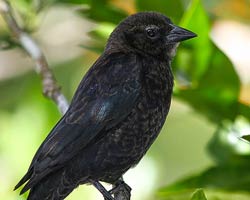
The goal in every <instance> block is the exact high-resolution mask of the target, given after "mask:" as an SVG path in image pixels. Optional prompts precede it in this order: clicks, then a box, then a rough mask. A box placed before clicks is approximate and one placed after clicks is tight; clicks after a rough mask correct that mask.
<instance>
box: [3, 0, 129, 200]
mask: <svg viewBox="0 0 250 200" xmlns="http://www.w3.org/2000/svg"><path fill="white" fill-rule="evenodd" d="M0 14H1V15H2V16H3V18H4V20H5V22H6V23H7V25H8V27H9V29H10V30H11V32H12V34H13V35H14V36H15V38H16V39H17V40H18V42H19V43H20V44H21V46H22V47H23V48H24V49H25V50H26V52H27V53H28V54H29V56H30V57H31V58H32V59H33V61H34V62H35V64H36V67H35V70H36V72H37V73H38V74H39V75H40V76H41V79H42V85H43V94H44V95H45V96H46V97H48V98H50V99H52V100H53V101H54V102H55V103H56V105H57V107H58V109H59V111H60V112H61V113H62V114H64V113H65V112H66V111H67V109H68V102H67V100H66V98H65V96H64V95H63V94H62V93H61V91H60V87H59V86H58V84H57V81H56V79H55V77H54V76H53V73H52V72H51V70H50V69H49V65H48V62H47V60H46V58H45V56H44V54H43V52H42V51H41V49H40V48H39V46H38V45H37V44H36V42H35V41H34V40H33V38H32V37H31V36H30V35H29V34H28V33H26V32H24V31H23V30H22V29H21V28H20V26H19V25H18V23H17V21H16V20H15V18H14V17H13V13H12V9H11V6H10V4H9V3H8V2H7V1H6V0H0ZM114 187H115V186H114ZM130 191H131V188H130V187H129V186H128V185H127V184H124V185H122V186H121V187H120V188H119V190H117V191H116V192H115V193H114V196H115V199H116V200H129V199H130Z"/></svg>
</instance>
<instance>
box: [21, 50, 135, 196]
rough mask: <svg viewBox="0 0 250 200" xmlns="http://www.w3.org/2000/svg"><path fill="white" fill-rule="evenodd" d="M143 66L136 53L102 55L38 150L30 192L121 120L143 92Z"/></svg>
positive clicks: (28, 187) (33, 165)
mask: <svg viewBox="0 0 250 200" xmlns="http://www.w3.org/2000/svg"><path fill="white" fill-rule="evenodd" d="M139 79H140V66H139V64H138V62H137V60H136V57H135V56H133V55H125V54H119V53H116V54H114V55H110V56H107V57H105V56H102V57H100V59H98V60H97V62H96V63H95V64H94V65H93V66H92V68H91V69H90V70H89V72H88V73H87V74H86V76H85V77H84V79H83V80H82V82H81V83H80V85H79V86H78V89H77V91H76V93H75V95H74V97H73V100H72V103H71V106H70V108H69V110H68V111H67V113H66V114H65V115H64V116H63V117H62V119H61V120H60V121H59V122H58V124H57V125H56V126H55V127H54V128H53V130H52V131H51V132H50V134H49V135H48V136H47V138H46V139H45V141H44V142H43V143H42V145H41V146H40V148H39V149H38V151H37V153H36V155H35V157H34V158H33V161H32V163H31V166H30V168H29V171H28V172H27V174H26V176H24V178H23V179H22V180H21V181H20V182H19V184H18V185H17V186H16V188H17V187H19V186H20V185H22V184H23V183H24V182H25V181H27V180H28V179H30V180H29V182H28V183H27V184H26V185H25V187H24V188H23V190H22V192H25V191H27V190H28V189H30V188H31V187H32V186H33V185H35V184H36V183H37V182H38V181H39V180H41V179H42V178H43V177H45V176H46V175H47V174H49V173H51V172H52V171H54V170H56V169H58V168H60V167H62V166H63V164H64V163H65V162H67V161H68V160H69V159H71V158H72V157H73V156H74V155H76V154H77V153H78V152H79V151H80V150H81V149H83V148H86V146H87V145H88V144H89V143H90V142H93V141H94V140H95V138H99V136H100V134H101V133H102V132H104V131H102V130H108V129H109V128H112V127H113V126H115V125H116V124H118V123H119V122H121V121H122V120H123V119H124V118H125V117H126V116H127V115H128V114H129V113H130V112H131V109H132V107H133V106H134V105H135V103H136V100H137V99H138V96H139V93H140V81H139Z"/></svg>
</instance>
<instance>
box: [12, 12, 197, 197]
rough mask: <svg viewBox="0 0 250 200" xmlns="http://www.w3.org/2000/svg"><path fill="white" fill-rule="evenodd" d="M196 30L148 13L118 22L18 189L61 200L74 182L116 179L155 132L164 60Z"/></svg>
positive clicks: (167, 97) (161, 111) (167, 80)
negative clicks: (176, 24)
mask: <svg viewBox="0 0 250 200" xmlns="http://www.w3.org/2000/svg"><path fill="white" fill-rule="evenodd" d="M195 36H196V35H195V34H194V33H192V32H190V31H188V30H185V29H182V28H180V27H177V26H175V25H173V24H172V22H171V21H170V19H169V18H167V17H165V16H164V15H162V14H159V13H155V12H142V13H137V14H135V15H132V16H130V17H128V18H127V19H125V20H124V21H122V22H121V23H120V24H119V25H118V26H117V28H116V29H115V30H114V31H113V33H112V34H111V36H110V38H109V40H108V43H107V46H106V48H105V51H104V53H103V54H102V55H101V56H100V57H99V59H98V60H97V61H96V62H95V63H94V65H93V66H92V67H91V68H90V70H89V71H88V72H87V74H86V75H85V76H84V78H83V79H82V81H81V83H80V85H79V86H78V89H77V91H76V93H75V95H74V97H73V100H72V102H71V105H70V107H69V109H68V111H67V112H66V114H65V115H64V116H63V117H62V118H61V119H60V121H59V122H58V123H57V124H56V126H55V127H54V128H53V129H52V131H51V132H50V134H49V135H48V136H47V138H46V139H45V140H44V142H43V143H42V145H41V146H40V148H39V149H38V151H37V153H36V154H35V156H34V158H33V160H32V163H31V165H30V167H29V169H28V172H27V173H26V175H25V176H24V177H23V178H22V179H21V181H20V182H19V183H18V184H17V186H16V187H15V189H16V188H18V187H20V186H21V185H22V184H24V183H25V182H27V183H26V185H25V186H24V188H23V189H22V191H21V193H24V192H26V191H27V190H30V194H29V197H28V199H29V200H44V199H47V200H62V199H64V198H65V197H66V196H67V195H69V193H70V192H71V191H72V190H73V189H74V188H76V187H77V186H78V185H80V184H85V183H92V184H93V185H95V186H96V187H97V188H98V184H99V182H98V181H104V182H108V183H112V184H115V183H117V182H118V180H119V179H120V178H121V176H122V175H123V174H124V173H125V172H126V171H127V170H128V169H129V168H130V167H132V166H134V165H136V164H137V163H138V162H139V161H140V159H141V158H142V157H143V155H144V154H145V153H146V151H147V150H148V149H149V147H150V145H151V144H152V143H153V141H154V140H155V138H156V137H157V135H158V134H159V132H160V130H161V128H162V126H163V124H164V122H165V119H166V116H167V114H168V111H169V107H170V102H171V94H172V89H173V76H172V73H171V68H170V63H171V59H172V57H173V56H174V54H175V50H176V47H177V44H178V42H180V41H182V40H186V39H189V38H192V37H195ZM104 196H105V197H106V198H111V196H110V197H107V195H105V194H104Z"/></svg>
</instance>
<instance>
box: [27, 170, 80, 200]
mask: <svg viewBox="0 0 250 200" xmlns="http://www.w3.org/2000/svg"><path fill="white" fill-rule="evenodd" d="M77 185H78V184H75V183H73V180H71V179H70V177H68V176H66V175H65V173H64V170H63V169H61V170H58V171H56V172H55V173H52V174H49V175H48V176H46V177H45V178H43V179H42V180H40V181H39V183H37V184H36V185H35V186H33V187H31V189H30V193H29V196H28V199H27V200H44V199H49V200H63V199H65V198H66V197H67V196H68V195H69V194H70V193H71V192H72V191H73V190H74V188H75V187H77Z"/></svg>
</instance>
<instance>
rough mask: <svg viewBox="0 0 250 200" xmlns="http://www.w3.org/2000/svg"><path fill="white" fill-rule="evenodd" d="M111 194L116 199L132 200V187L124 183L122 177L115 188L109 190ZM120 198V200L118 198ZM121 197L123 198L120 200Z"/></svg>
mask: <svg viewBox="0 0 250 200" xmlns="http://www.w3.org/2000/svg"><path fill="white" fill-rule="evenodd" d="M109 193H110V194H114V197H115V199H122V200H130V196H131V187H129V185H128V184H126V183H125V182H124V181H123V178H122V177H121V178H120V179H119V180H118V181H117V182H116V183H115V184H114V187H113V188H112V189H111V190H109ZM118 197H119V198H118ZM120 197H121V198H120Z"/></svg>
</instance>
